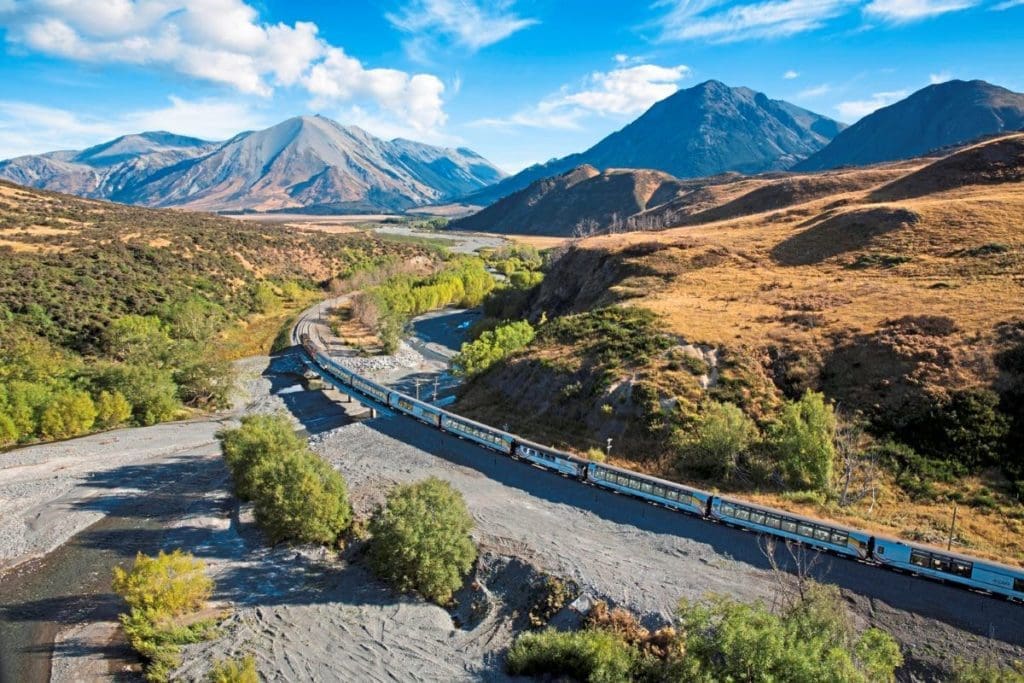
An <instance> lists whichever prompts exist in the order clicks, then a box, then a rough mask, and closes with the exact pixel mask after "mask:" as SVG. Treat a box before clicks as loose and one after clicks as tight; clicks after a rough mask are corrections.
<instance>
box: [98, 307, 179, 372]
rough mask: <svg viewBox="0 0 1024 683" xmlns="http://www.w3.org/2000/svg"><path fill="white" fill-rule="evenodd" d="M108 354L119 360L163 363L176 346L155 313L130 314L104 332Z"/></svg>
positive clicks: (152, 363)
mask: <svg viewBox="0 0 1024 683" xmlns="http://www.w3.org/2000/svg"><path fill="white" fill-rule="evenodd" d="M104 345H105V347H106V351H107V354H108V355H109V356H110V357H111V358H114V359H116V360H119V361H125V362H129V363H134V364H137V365H148V366H153V367H162V366H163V365H164V364H165V363H166V361H167V358H168V356H169V355H170V353H171V350H172V348H173V346H174V341H173V340H172V339H171V336H170V334H169V333H168V330H167V327H166V326H165V325H164V324H163V322H162V321H161V320H160V318H158V317H156V316H155V315H126V316H124V317H123V318H118V319H117V320H115V321H114V322H112V323H111V324H110V327H108V328H107V330H106V332H105V333H104Z"/></svg>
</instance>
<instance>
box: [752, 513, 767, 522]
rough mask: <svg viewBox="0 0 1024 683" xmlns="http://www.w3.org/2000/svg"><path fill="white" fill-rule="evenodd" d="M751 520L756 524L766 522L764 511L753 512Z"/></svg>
mask: <svg viewBox="0 0 1024 683" xmlns="http://www.w3.org/2000/svg"><path fill="white" fill-rule="evenodd" d="M750 521H751V522H753V523H754V524H764V513H763V512H751V513H750Z"/></svg>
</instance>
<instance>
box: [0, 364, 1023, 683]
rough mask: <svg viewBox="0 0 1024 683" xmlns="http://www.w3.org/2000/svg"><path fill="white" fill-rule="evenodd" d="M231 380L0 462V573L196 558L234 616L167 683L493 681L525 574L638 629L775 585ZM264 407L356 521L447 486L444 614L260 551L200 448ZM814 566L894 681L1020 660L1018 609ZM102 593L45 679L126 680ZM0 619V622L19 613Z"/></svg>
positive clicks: (276, 370)
mask: <svg viewBox="0 0 1024 683" xmlns="http://www.w3.org/2000/svg"><path fill="white" fill-rule="evenodd" d="M246 370H247V377H248V379H247V381H246V382H245V392H244V395H243V396H242V397H241V399H240V402H239V406H238V408H237V410H236V412H235V413H233V414H232V415H229V416H223V417H222V418H219V419H211V420H207V421H198V422H194V423H187V424H186V423H183V424H177V425H161V426H158V427H152V428H146V429H139V430H124V431H122V432H112V433H110V434H104V435H97V436H94V437H88V438H86V439H79V440H77V441H72V442H66V443H63V444H57V445H53V446H40V447H35V448H30V449H22V450H20V451H14V452H12V453H8V454H5V455H4V456H3V457H4V458H5V460H4V461H3V464H2V465H0V501H2V502H0V505H2V506H3V507H2V508H0V514H2V516H0V558H2V561H4V562H5V563H7V564H8V565H12V564H14V563H17V562H22V561H25V560H27V559H28V558H30V557H33V556H37V555H41V554H46V553H47V552H48V551H49V550H50V549H52V548H53V547H55V546H56V545H60V544H61V543H62V542H63V541H67V540H68V539H72V543H67V544H65V545H64V546H62V547H61V548H59V549H58V550H57V551H55V552H54V553H51V555H50V557H54V556H56V555H58V554H59V553H61V552H65V551H67V549H68V548H72V547H73V546H74V544H75V543H76V542H81V541H82V539H86V540H88V539H92V541H91V545H93V546H96V545H102V546H103V547H105V548H108V549H113V552H116V554H117V557H118V558H119V559H120V560H122V561H128V560H129V559H130V558H131V556H132V555H134V552H135V550H136V548H139V547H141V548H143V549H146V550H147V551H149V552H152V549H153V548H158V547H162V548H173V547H183V548H185V549H187V550H190V551H191V552H194V553H195V554H196V555H197V556H199V557H202V558H203V559H204V560H206V561H207V562H208V564H209V567H210V571H211V574H212V575H213V576H214V578H215V579H216V581H217V592H216V595H215V598H216V599H217V600H218V601H220V602H221V603H223V604H224V605H226V606H228V607H230V608H231V610H232V616H231V617H229V618H228V620H227V621H226V622H225V623H224V625H223V629H222V635H221V637H219V638H218V639H216V640H214V641H211V642H208V643H203V644H199V645H195V646H190V647H189V648H188V649H187V651H186V655H185V662H186V664H185V666H184V667H183V668H182V669H181V670H180V672H179V673H180V675H181V676H182V677H183V678H184V679H186V680H199V679H201V678H202V677H203V676H204V674H205V672H206V671H207V670H208V668H209V666H210V664H211V663H212V662H213V661H215V660H216V659H217V658H220V657H223V656H228V655H235V654H238V653H243V652H251V653H253V654H254V655H255V656H256V658H257V661H258V664H259V668H260V671H261V673H262V674H263V675H264V676H265V677H266V678H267V679H271V680H291V681H304V680H359V681H377V680H381V681H383V680H403V681H404V680H424V681H426V680H503V679H505V678H506V676H505V674H504V673H503V668H502V656H503V652H504V650H505V648H506V647H507V646H508V645H509V643H510V642H511V641H512V639H513V637H514V634H515V632H516V631H517V630H519V629H521V628H523V626H524V622H525V612H526V610H527V609H528V605H529V602H530V599H531V595H530V591H529V585H530V584H531V582H533V581H535V580H536V579H537V578H538V577H539V576H540V575H541V572H550V573H552V574H556V575H559V576H563V577H567V578H570V579H572V580H574V581H575V582H576V583H578V584H579V585H580V587H581V588H582V590H583V592H584V594H585V595H588V596H591V597H602V598H607V599H609V600H611V601H612V602H614V603H616V604H621V605H624V606H627V607H629V608H631V609H633V610H635V611H637V612H638V613H640V614H642V615H643V616H644V618H645V619H646V620H647V621H648V622H649V623H651V624H655V623H658V622H661V621H664V620H666V619H668V618H669V617H670V615H671V613H672V610H673V608H674V606H675V604H676V602H677V600H678V599H679V598H681V597H686V598H691V599H692V598H699V597H701V596H702V595H705V594H707V593H709V592H717V593H724V594H726V595H730V596H733V597H735V598H738V599H742V600H753V599H758V598H763V599H766V600H771V599H772V598H773V596H774V595H775V594H776V590H777V584H776V577H774V576H773V574H772V573H771V571H769V567H768V563H767V561H766V559H765V556H764V554H763V552H762V550H761V549H760V547H759V545H758V542H757V539H756V538H755V537H753V536H752V535H750V534H747V533H743V532H740V531H736V530H731V529H727V528H725V527H720V526H718V525H713V524H708V523H706V522H703V521H701V520H697V519H693V518H690V517H686V516H684V515H680V514H678V513H673V512H670V511H668V510H664V509H659V508H654V507H651V506H648V505H644V504H641V503H639V502H637V501H633V500H631V499H628V498H624V497H620V496H616V495H613V494H610V493H607V492H604V491H600V490H597V489H593V488H589V487H585V486H580V485H578V484H576V483H573V482H571V481H568V480H566V479H563V478H561V477H558V476H554V475H551V474H549V473H546V472H542V471H540V470H537V469H535V468H532V467H529V466H527V465H524V464H522V463H518V462H514V461H511V460H509V459H508V458H506V457H503V456H500V455H498V454H494V453H491V452H489V451H485V450H483V449H481V448H479V447H477V446H475V445H473V444H470V443H468V442H465V441H461V440H458V439H455V438H453V437H451V436H449V435H446V434H442V433H440V432H438V431H436V430H433V429H431V428H429V427H426V426H423V425H420V424H418V423H414V422H412V421H410V420H407V419H405V418H402V417H398V416H384V417H381V418H378V419H376V420H372V421H366V422H361V421H355V422H354V421H353V420H352V417H351V416H350V415H355V414H358V413H359V412H360V411H359V409H358V408H357V407H356V404H350V403H336V402H331V401H329V400H328V399H327V398H326V397H325V395H324V394H323V393H322V392H316V391H306V390H303V389H302V388H301V387H297V386H296V384H297V382H298V374H297V373H298V372H300V370H301V366H300V365H299V364H298V363H297V361H296V358H295V357H294V356H285V357H281V358H277V359H275V360H273V361H272V362H270V361H268V359H252V360H250V361H247V364H246ZM273 410H285V411H287V412H288V413H289V414H290V415H292V416H293V418H294V419H295V422H296V426H297V427H298V428H304V429H305V430H306V431H307V432H308V433H309V434H310V435H311V446H312V447H313V449H314V450H315V451H316V452H317V453H319V454H320V455H321V456H322V457H324V458H325V459H326V460H328V461H329V462H331V463H332V464H333V465H334V466H335V467H337V468H338V469H339V470H340V471H341V472H342V473H343V474H344V476H345V477H346V479H347V480H348V482H349V488H350V492H351V495H352V498H353V502H354V505H355V507H356V510H357V513H358V514H359V515H362V516H366V515H368V514H370V512H371V511H372V509H373V508H374V506H375V505H376V504H377V503H379V502H380V501H381V500H382V499H383V496H384V494H385V492H386V491H387V489H388V488H389V487H390V486H392V485H393V484H395V483H399V482H408V481H415V480H419V479H422V478H424V477H427V476H438V477H441V478H443V479H446V480H448V481H450V482H452V484H453V485H454V486H456V487H457V488H458V489H459V490H460V491H462V493H463V494H464V495H465V497H466V500H467V503H468V505H469V508H470V511H471V512H472V514H473V516H474V519H475V520H476V524H477V528H476V531H475V532H474V536H475V539H476V541H477V542H478V544H479V545H480V547H481V560H480V562H479V563H478V567H477V570H476V572H475V574H474V576H473V577H472V578H471V580H470V581H468V582H467V587H466V588H465V589H464V590H463V591H462V592H461V593H460V595H459V603H460V604H459V607H458V608H457V609H455V610H453V611H452V612H449V611H448V610H445V609H442V608H440V607H437V606H434V605H430V604H426V603H424V602H422V601H420V600H418V599H416V598H413V597H408V596H400V595H396V594H394V593H393V592H392V591H390V590H389V589H388V588H387V587H386V586H384V585H383V584H381V583H380V582H378V581H376V580H375V579H374V578H373V577H372V576H370V575H369V574H368V573H367V571H366V570H365V568H364V566H363V562H362V559H361V555H360V548H359V547H358V546H354V547H351V548H349V549H347V550H346V551H344V552H342V553H340V554H334V553H330V552H327V551H325V550H323V549H318V548H289V547H277V548H268V547H267V546H265V544H264V543H263V541H262V539H261V537H260V534H259V531H258V530H257V529H256V528H255V527H254V525H253V524H252V522H251V519H250V517H249V515H248V513H247V511H246V510H245V509H244V508H241V509H240V508H239V507H238V505H237V502H236V501H235V500H234V499H233V497H232V496H231V495H230V493H229V489H228V480H227V476H226V473H225V471H224V469H223V466H222V465H221V463H220V460H219V457H218V456H217V452H216V444H215V441H214V439H213V434H214V433H215V432H216V430H217V429H218V428H220V427H221V423H222V422H224V421H225V420H230V419H232V418H233V417H235V416H237V415H238V414H241V413H244V412H265V411H273ZM346 411H347V412H346ZM115 439H116V440H115ZM48 501H49V502H48ZM52 501H55V502H52ZM51 502H52V503H51ZM129 513H131V514H135V515H138V516H140V517H145V518H146V519H147V520H149V521H150V522H153V523H151V524H147V525H144V527H145V528H143V529H141V530H140V529H133V530H130V531H126V532H124V533H121V532H120V531H119V530H116V529H115V530H113V531H111V530H109V529H108V530H104V529H102V528H97V525H102V524H103V522H104V519H117V518H118V517H119V516H120V518H130V515H129ZM105 515H107V517H106V518H105V517H104V516H105ZM40 520H42V521H40ZM97 520H99V522H97ZM90 525H92V526H90ZM115 532H116V533H115ZM96 534H100V535H99V536H96ZM133 534H134V535H133ZM97 538H100V539H103V542H102V544H99V543H97V542H96V539H97ZM44 561H45V560H44ZM23 566H31V563H29V565H23ZM105 571H109V569H105ZM817 571H818V573H819V575H820V576H822V577H823V578H824V579H825V580H828V581H833V582H835V583H838V584H839V585H840V587H842V588H843V590H844V595H845V596H846V597H847V599H848V601H849V604H850V607H851V609H852V611H853V613H854V614H855V618H856V620H857V622H858V623H859V624H860V625H862V626H863V625H867V624H874V625H878V626H881V627H882V628H885V629H887V630H890V631H891V632H893V633H894V634H895V635H896V636H897V638H898V639H899V640H900V642H901V644H902V645H903V647H904V648H905V650H906V652H907V654H908V657H909V658H910V659H911V667H910V668H909V669H908V671H907V673H906V675H905V678H908V679H909V678H910V677H911V676H913V677H914V678H917V679H921V680H927V679H931V678H933V677H934V676H935V671H936V670H935V669H934V668H933V667H934V666H935V665H937V664H938V663H939V662H941V661H944V660H948V659H949V658H951V657H953V656H957V655H960V656H977V655H979V654H990V655H994V656H997V657H1010V656H1011V655H1013V656H1018V657H1019V656H1021V652H1022V651H1021V649H1020V645H1021V640H1022V638H1024V609H1021V608H1020V607H1019V606H1015V605H1009V604H1007V603H1003V602H1000V601H997V600H994V599H991V598H986V597H982V596H976V595H973V594H970V593H967V592H965V591H960V590H955V589H951V588H947V587H944V586H940V585H937V584H931V583H926V582H922V581H919V580H916V579H911V578H909V577H904V576H900V575H896V574H889V573H884V572H880V571H878V570H876V569H873V568H869V567H865V566H862V565H858V564H855V563H851V562H847V561H844V560H839V559H826V560H825V561H823V562H822V563H820V564H819V565H818V567H817ZM14 573H15V574H16V573H17V572H14ZM6 578H7V575H5V576H4V577H0V582H2V581H5V580H6ZM101 578H102V577H101ZM100 583H101V584H103V585H102V586H101V587H100V588H97V589H96V590H95V593H94V594H90V595H89V596H88V601H89V602H90V603H91V602H96V603H97V604H102V605H105V606H106V609H105V610H98V611H90V610H87V609H82V610H80V611H78V612H73V613H69V614H68V615H67V616H66V617H65V618H62V619H61V620H60V622H59V624H58V626H59V633H58V634H57V636H56V640H57V643H58V646H57V648H56V651H55V657H54V661H53V667H52V677H53V680H56V681H65V680H66V681H71V680H95V679H102V678H104V677H108V676H113V675H114V674H115V673H116V672H117V670H118V669H119V668H120V667H122V666H123V665H124V662H125V660H124V659H123V657H124V651H123V648H122V647H120V646H119V645H118V643H117V640H116V635H115V634H116V630H115V629H114V624H113V622H112V621H111V618H112V614H113V612H115V611H116V600H114V599H113V596H111V595H110V593H109V586H107V585H106V584H105V578H102V581H101V582H100ZM74 600H78V601H79V602H81V600H83V598H81V597H79V596H78V595H77V594H74V592H73V590H72V589H71V588H70V587H69V588H68V591H67V595H66V596H65V597H64V598H63V602H67V601H74ZM47 604H51V605H59V604H62V601H61V600H60V599H58V600H56V601H54V602H53V603H47ZM6 609H7V610H8V612H7V616H8V618H10V616H11V614H12V612H11V610H16V609H19V607H18V606H17V605H15V606H13V607H12V606H10V605H8V606H6ZM571 618H572V615H571V613H566V614H563V615H561V616H560V617H559V619H562V620H567V619H571Z"/></svg>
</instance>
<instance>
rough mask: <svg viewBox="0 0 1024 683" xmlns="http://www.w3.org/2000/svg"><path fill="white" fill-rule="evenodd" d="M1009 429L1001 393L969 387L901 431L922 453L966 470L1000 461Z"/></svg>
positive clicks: (935, 404)
mask: <svg viewBox="0 0 1024 683" xmlns="http://www.w3.org/2000/svg"><path fill="white" fill-rule="evenodd" d="M1009 432H1010V421H1009V419H1008V418H1007V417H1006V415H1004V414H1003V413H1002V412H1001V411H1000V410H999V396H998V395H996V394H995V392H993V391H990V390H988V389H968V390H964V391H958V392H954V393H953V394H951V395H950V396H949V397H948V398H946V399H941V400H938V401H936V402H935V403H934V404H933V405H932V406H931V407H930V408H929V409H928V410H926V411H922V412H921V413H919V414H918V415H915V416H914V417H912V418H911V420H910V421H909V422H908V424H906V425H905V426H904V427H903V428H902V429H899V430H898V432H897V434H898V436H899V438H900V440H901V441H905V442H906V443H908V444H909V445H910V446H912V447H913V448H914V450H916V451H917V452H918V453H920V454H922V455H924V456H926V457H928V458H931V459H934V460H945V461H949V462H950V463H952V464H953V465H954V466H955V467H956V468H957V469H958V471H959V472H960V473H966V472H972V471H976V470H977V469H978V468H980V467H985V466H988V465H992V464H997V463H1000V461H1001V459H1002V457H1003V455H1004V453H1005V452H1006V450H1007V448H1006V447H1007V443H1006V438H1007V435H1008V434H1009Z"/></svg>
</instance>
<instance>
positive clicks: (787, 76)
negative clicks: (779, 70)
mask: <svg viewBox="0 0 1024 683" xmlns="http://www.w3.org/2000/svg"><path fill="white" fill-rule="evenodd" d="M782 77H783V78H785V79H786V80H787V81H791V80H793V79H794V78H800V72H799V71H794V70H793V69H790V70H789V71H787V72H786V73H784V74H782Z"/></svg>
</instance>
